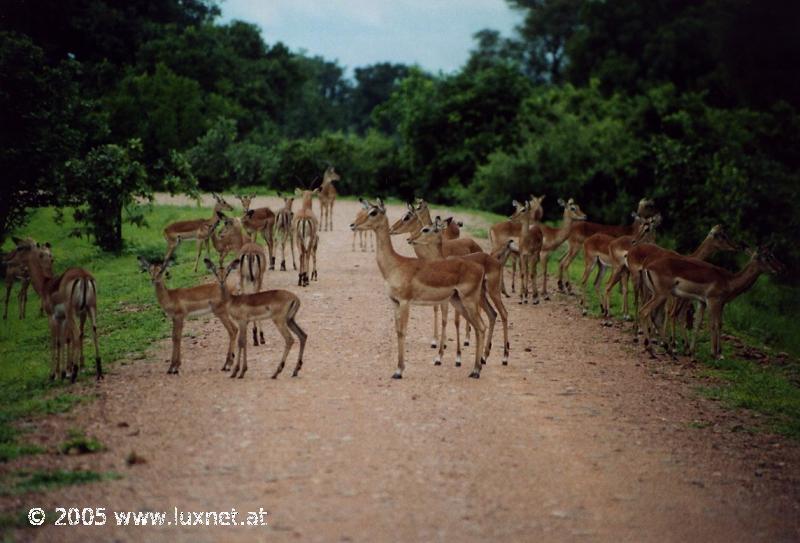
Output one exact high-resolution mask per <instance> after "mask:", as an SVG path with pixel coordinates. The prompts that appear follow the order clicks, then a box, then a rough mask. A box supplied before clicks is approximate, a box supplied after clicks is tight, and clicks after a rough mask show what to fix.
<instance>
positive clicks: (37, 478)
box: [3, 469, 120, 494]
mask: <svg viewBox="0 0 800 543" xmlns="http://www.w3.org/2000/svg"><path fill="white" fill-rule="evenodd" d="M119 478H120V475H119V474H117V473H114V472H107V473H98V472H96V471H84V470H80V471H67V470H61V469H58V470H52V471H45V470H35V471H26V470H21V471H17V472H14V473H12V474H11V475H8V476H6V477H5V479H6V480H5V481H3V483H4V486H5V487H6V488H7V489H8V490H7V491H6V493H7V494H26V493H28V492H41V491H43V490H47V489H51V488H59V487H63V486H70V485H83V484H87V483H95V482H97V481H106V480H109V479H119Z"/></svg>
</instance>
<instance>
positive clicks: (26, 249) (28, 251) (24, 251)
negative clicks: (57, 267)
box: [5, 237, 53, 275]
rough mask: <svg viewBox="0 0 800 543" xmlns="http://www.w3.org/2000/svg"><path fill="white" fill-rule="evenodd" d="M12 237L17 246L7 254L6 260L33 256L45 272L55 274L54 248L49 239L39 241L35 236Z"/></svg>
mask: <svg viewBox="0 0 800 543" xmlns="http://www.w3.org/2000/svg"><path fill="white" fill-rule="evenodd" d="M11 239H12V240H13V241H14V244H15V245H16V247H14V251H12V252H11V254H9V255H7V256H6V258H5V261H6V262H10V261H12V260H16V259H17V258H19V259H25V258H33V259H36V261H37V262H38V263H39V266H41V268H42V269H43V270H44V271H45V273H48V274H50V275H52V274H53V248H52V247H51V245H50V242H49V241H48V242H45V243H38V242H37V241H36V240H34V239H33V238H24V239H20V238H17V237H12V238H11Z"/></svg>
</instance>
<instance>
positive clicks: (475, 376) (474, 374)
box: [469, 371, 481, 379]
mask: <svg viewBox="0 0 800 543" xmlns="http://www.w3.org/2000/svg"><path fill="white" fill-rule="evenodd" d="M469 377H470V379H480V378H481V372H479V371H473V372H472V373H470V374H469Z"/></svg>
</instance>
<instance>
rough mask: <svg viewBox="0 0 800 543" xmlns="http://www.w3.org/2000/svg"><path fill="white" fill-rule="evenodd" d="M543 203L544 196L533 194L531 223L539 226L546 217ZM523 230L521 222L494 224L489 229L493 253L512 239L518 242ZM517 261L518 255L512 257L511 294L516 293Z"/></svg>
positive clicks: (510, 221) (509, 221)
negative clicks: (544, 216)
mask: <svg viewBox="0 0 800 543" xmlns="http://www.w3.org/2000/svg"><path fill="white" fill-rule="evenodd" d="M542 201H544V196H539V197H536V196H534V195H533V194H531V196H530V200H529V203H530V213H531V221H533V222H534V223H536V224H538V223H539V222H540V221H541V220H542V216H543V215H544V209H543V208H542ZM521 230H522V227H521V226H520V222H519V221H517V222H514V221H512V220H511V219H509V220H507V221H503V222H499V223H496V224H493V225H492V226H491V228H489V243H491V244H492V251H496V250H498V249H499V248H500V247H503V246H504V245H505V244H506V242H507V241H508V240H510V239H514V240H518V239H519V233H520V231H521ZM517 259H518V257H517V256H516V255H512V259H511V292H514V287H515V282H516V276H517ZM503 293H504V294H506V296H508V294H507V293H506V292H505V288H504V290H503Z"/></svg>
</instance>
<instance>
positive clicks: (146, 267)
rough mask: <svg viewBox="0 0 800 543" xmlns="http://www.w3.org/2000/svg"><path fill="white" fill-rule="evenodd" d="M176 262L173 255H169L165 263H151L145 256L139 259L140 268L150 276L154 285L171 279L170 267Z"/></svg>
mask: <svg viewBox="0 0 800 543" xmlns="http://www.w3.org/2000/svg"><path fill="white" fill-rule="evenodd" d="M174 262H175V260H174V257H173V256H172V254H169V255H167V258H166V259H165V260H164V262H150V261H149V260H147V259H146V258H144V257H143V256H140V257H139V268H140V269H141V271H142V272H147V273H148V274H149V275H150V282H151V283H153V284H154V285H157V284H158V283H162V282H163V281H164V278H165V277H166V278H167V279H169V271H168V270H169V267H170V266H171V265H172V264H173V263H174Z"/></svg>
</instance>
